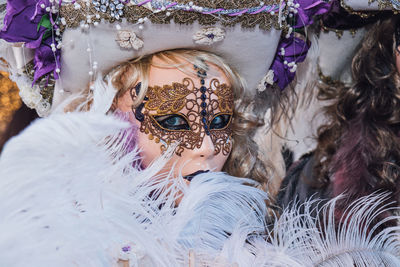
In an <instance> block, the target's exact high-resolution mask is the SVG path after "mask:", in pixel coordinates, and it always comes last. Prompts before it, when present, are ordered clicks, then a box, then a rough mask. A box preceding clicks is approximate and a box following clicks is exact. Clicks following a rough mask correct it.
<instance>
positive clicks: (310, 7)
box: [292, 0, 331, 29]
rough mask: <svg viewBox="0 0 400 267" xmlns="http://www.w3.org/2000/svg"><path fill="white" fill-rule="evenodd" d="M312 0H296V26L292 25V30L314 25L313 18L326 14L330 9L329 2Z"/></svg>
mask: <svg viewBox="0 0 400 267" xmlns="http://www.w3.org/2000/svg"><path fill="white" fill-rule="evenodd" d="M310 2H312V0H311V1H310V0H296V1H295V3H298V4H299V5H300V7H299V8H298V9H297V11H298V12H297V19H296V24H295V25H292V27H293V28H295V29H298V28H302V27H305V26H307V25H311V24H313V23H314V16H317V15H322V14H325V13H327V12H328V11H329V10H330V8H331V2H324V1H320V0H318V1H315V2H312V3H310Z"/></svg>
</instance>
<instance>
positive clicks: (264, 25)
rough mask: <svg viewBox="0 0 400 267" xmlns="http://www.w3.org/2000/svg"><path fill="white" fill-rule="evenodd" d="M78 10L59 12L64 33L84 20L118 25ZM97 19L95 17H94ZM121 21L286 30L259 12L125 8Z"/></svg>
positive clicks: (237, 3)
mask: <svg viewBox="0 0 400 267" xmlns="http://www.w3.org/2000/svg"><path fill="white" fill-rule="evenodd" d="M179 2H181V3H188V2H190V1H186V0H183V1H179ZM264 2H265V4H266V5H273V4H278V3H279V1H274V0H267V1H264ZM77 3H79V5H81V8H80V9H79V10H75V9H74V5H63V6H62V7H61V9H60V15H61V17H63V18H65V22H66V24H65V25H63V24H60V27H61V30H62V31H63V30H64V29H65V27H68V28H77V27H79V26H80V24H81V22H82V21H86V20H87V16H91V17H92V19H91V20H92V22H93V23H94V22H100V21H101V20H105V21H109V22H111V23H113V22H117V20H116V19H115V18H114V17H112V16H111V15H110V14H107V13H103V12H99V11H97V10H96V9H95V8H94V6H93V5H91V4H89V5H87V4H86V2H85V1H77ZM196 4H198V5H200V6H204V7H209V8H224V9H239V8H244V7H247V8H251V7H257V6H259V5H260V2H259V1H254V0H250V1H247V0H231V1H225V0H217V1H215V0H214V1H210V0H202V1H196ZM282 15H283V16H286V15H287V10H283V11H282ZM96 16H97V17H96ZM123 17H124V18H125V19H126V20H127V21H128V22H129V23H133V24H134V23H137V22H138V21H139V19H140V18H144V17H147V18H148V19H149V20H150V21H151V22H152V23H155V24H169V23H170V22H171V21H173V22H175V23H177V24H185V25H189V24H193V23H194V22H196V21H197V22H198V23H199V24H200V25H202V26H210V25H215V24H216V23H218V22H220V23H221V24H222V26H225V27H226V26H235V25H236V24H241V26H242V27H243V28H254V27H256V26H258V27H259V28H260V29H263V30H270V29H271V28H275V29H283V30H286V29H287V28H288V26H287V25H286V21H279V19H278V16H277V14H275V15H271V14H270V13H268V12H260V13H258V14H252V15H250V14H243V15H241V16H234V17H232V16H229V15H219V16H215V15H213V14H202V13H197V12H188V11H182V10H174V11H170V12H168V10H166V11H161V12H157V13H153V12H152V11H151V10H149V9H147V8H145V7H142V6H136V5H126V6H125V8H124V15H123Z"/></svg>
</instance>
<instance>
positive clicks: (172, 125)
mask: <svg viewBox="0 0 400 267" xmlns="http://www.w3.org/2000/svg"><path fill="white" fill-rule="evenodd" d="M153 118H154V120H155V121H156V122H157V124H158V125H159V126H161V128H162V129H164V130H170V131H179V130H186V131H188V130H190V126H189V123H188V121H187V120H186V118H185V117H183V116H181V115H179V114H172V115H164V116H153Z"/></svg>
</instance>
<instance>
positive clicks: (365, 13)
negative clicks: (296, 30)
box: [318, 0, 396, 85]
mask: <svg viewBox="0 0 400 267" xmlns="http://www.w3.org/2000/svg"><path fill="white" fill-rule="evenodd" d="M390 3H391V2H389V1H380V2H379V4H378V1H376V2H371V1H368V0H344V1H336V2H334V3H333V4H332V8H331V10H330V12H328V13H326V14H324V16H323V17H322V18H321V22H320V23H321V31H320V33H319V38H318V43H319V49H320V55H319V61H318V64H319V66H318V67H319V70H320V78H321V79H322V80H323V81H325V82H328V83H331V84H332V85H334V84H337V83H341V84H345V85H351V83H352V73H351V62H352V59H353V57H354V55H355V53H356V52H357V51H358V49H357V48H358V46H359V44H360V42H361V41H362V40H363V38H364V35H365V33H366V32H367V30H368V28H369V26H370V25H372V24H373V23H375V22H376V21H377V20H379V19H382V18H387V17H390V16H391V15H393V13H395V12H391V11H390V10H391V9H392V10H396V9H395V6H394V5H389V4H390Z"/></svg>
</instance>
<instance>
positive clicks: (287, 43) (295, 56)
mask: <svg viewBox="0 0 400 267" xmlns="http://www.w3.org/2000/svg"><path fill="white" fill-rule="evenodd" d="M282 48H283V49H284V50H285V53H284V55H282V53H281V50H282ZM308 49H310V42H304V41H303V40H302V39H300V38H297V37H295V36H294V34H293V33H292V34H291V35H290V37H289V38H285V39H283V40H281V41H280V42H279V45H278V50H277V53H276V55H275V59H274V61H273V63H272V66H271V69H272V70H273V71H274V83H276V84H277V85H278V86H279V88H280V89H281V90H283V89H285V87H286V86H287V85H288V84H289V83H290V82H291V81H293V79H294V77H295V75H296V72H295V71H291V67H290V66H288V65H287V64H289V63H290V62H294V63H296V64H297V63H298V62H303V61H304V59H305V58H306V56H307V52H308ZM285 62H286V63H287V64H285Z"/></svg>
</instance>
